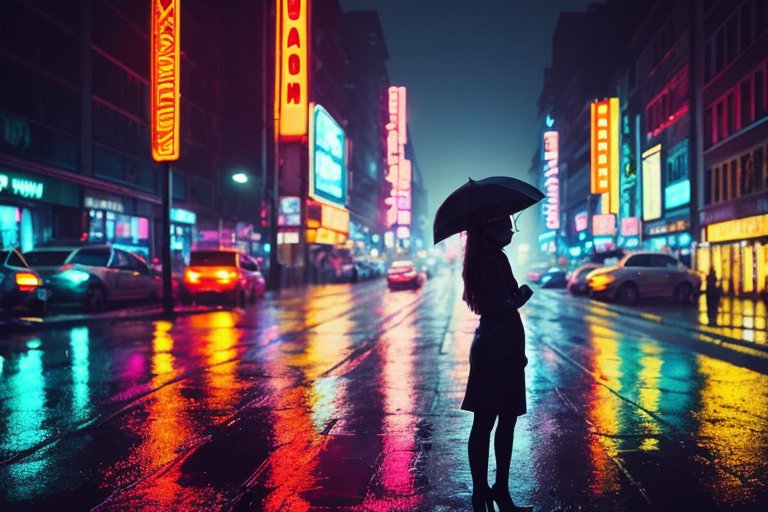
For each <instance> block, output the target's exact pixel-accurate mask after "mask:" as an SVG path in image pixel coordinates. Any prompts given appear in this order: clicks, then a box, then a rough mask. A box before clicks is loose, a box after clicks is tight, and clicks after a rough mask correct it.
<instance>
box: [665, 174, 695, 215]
mask: <svg viewBox="0 0 768 512" xmlns="http://www.w3.org/2000/svg"><path fill="white" fill-rule="evenodd" d="M690 202H691V180H683V181H681V182H679V183H675V184H674V185H669V186H668V187H667V188H666V189H664V208H666V209H667V210H669V209H671V208H676V207H678V206H683V205H684V204H688V203H690Z"/></svg>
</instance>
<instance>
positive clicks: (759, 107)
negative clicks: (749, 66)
mask: <svg viewBox="0 0 768 512" xmlns="http://www.w3.org/2000/svg"><path fill="white" fill-rule="evenodd" d="M764 76H765V75H764V74H763V70H762V69H758V70H757V71H756V72H755V87H754V90H755V119H759V118H761V117H763V115H765V104H764V102H765V95H764V91H763V87H764V86H765V83H764V82H765V80H764V78H763V77H764Z"/></svg>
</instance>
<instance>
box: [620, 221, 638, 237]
mask: <svg viewBox="0 0 768 512" xmlns="http://www.w3.org/2000/svg"><path fill="white" fill-rule="evenodd" d="M639 234H640V219H638V218H637V217H624V218H623V219H621V236H637V235H639Z"/></svg>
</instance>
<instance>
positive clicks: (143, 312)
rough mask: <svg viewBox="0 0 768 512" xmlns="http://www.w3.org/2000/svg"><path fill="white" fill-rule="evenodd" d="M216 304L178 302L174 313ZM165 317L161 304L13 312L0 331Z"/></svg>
mask: <svg viewBox="0 0 768 512" xmlns="http://www.w3.org/2000/svg"><path fill="white" fill-rule="evenodd" d="M218 309H220V308H218V307H216V306H176V307H175V308H174V311H173V314H174V316H187V315H194V314H199V313H210V312H212V311H217V310H218ZM164 317H165V313H164V312H163V309H162V308H161V307H156V306H138V307H137V306H131V307H126V308H122V309H115V310H112V311H105V312H103V313H79V312H78V313H64V312H57V313H56V314H49V315H45V316H43V317H40V316H33V315H28V316H14V317H9V318H0V333H7V332H12V331H24V330H38V329H57V328H64V327H72V326H77V325H84V324H92V323H96V322H114V321H124V320H159V319H162V318H164Z"/></svg>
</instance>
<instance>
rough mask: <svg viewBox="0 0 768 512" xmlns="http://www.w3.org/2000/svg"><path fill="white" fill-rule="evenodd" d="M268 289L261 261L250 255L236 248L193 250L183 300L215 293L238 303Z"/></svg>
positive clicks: (183, 290) (186, 273) (183, 288)
mask: <svg viewBox="0 0 768 512" xmlns="http://www.w3.org/2000/svg"><path fill="white" fill-rule="evenodd" d="M265 289H266V284H265V281H264V276H263V275H262V274H261V269H260V268H259V264H258V263H257V262H256V260H254V259H253V258H251V257H250V256H248V255H246V254H244V253H242V252H240V251H237V250H234V249H213V250H207V249H206V250H193V251H192V252H191V253H190V257H189V266H188V267H187V268H186V270H185V271H184V280H183V284H182V289H181V302H182V303H183V304H189V303H191V302H193V301H197V300H199V299H201V298H203V297H204V296H206V295H209V296H210V295H213V296H215V297H220V298H225V299H227V301H228V302H229V303H230V304H232V305H235V306H238V305H242V304H243V303H245V302H246V301H250V302H254V301H255V300H256V298H258V297H263V296H264V291H265Z"/></svg>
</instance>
